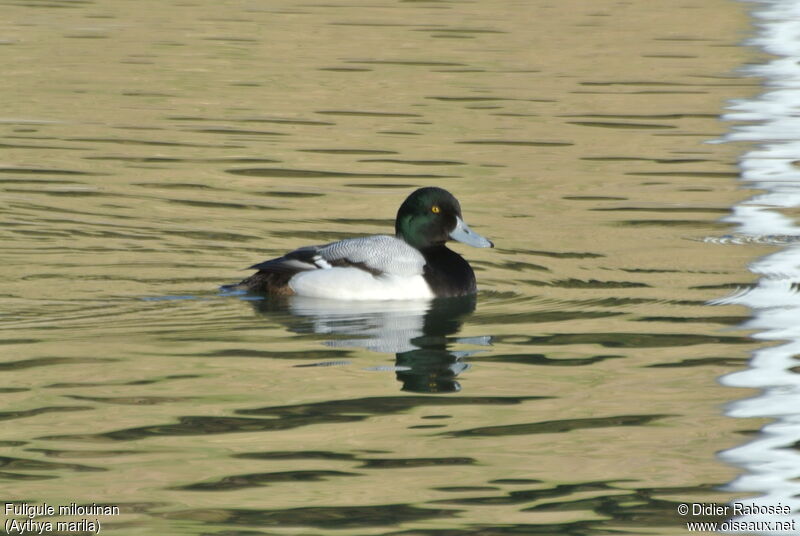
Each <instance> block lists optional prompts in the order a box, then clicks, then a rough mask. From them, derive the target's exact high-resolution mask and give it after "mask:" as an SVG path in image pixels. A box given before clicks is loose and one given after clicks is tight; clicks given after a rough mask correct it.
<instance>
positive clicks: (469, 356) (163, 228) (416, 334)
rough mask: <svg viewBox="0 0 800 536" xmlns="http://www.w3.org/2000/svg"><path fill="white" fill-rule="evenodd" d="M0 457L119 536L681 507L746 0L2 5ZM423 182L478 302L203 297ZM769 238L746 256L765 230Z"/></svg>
mask: <svg viewBox="0 0 800 536" xmlns="http://www.w3.org/2000/svg"><path fill="white" fill-rule="evenodd" d="M2 8H3V12H4V17H3V22H2V23H0V29H1V30H2V34H0V43H2V50H3V51H4V52H5V54H4V58H5V61H4V66H5V68H4V73H5V76H4V77H3V79H4V82H3V83H2V86H1V87H0V101H2V102H3V103H4V106H3V111H2V112H1V113H2V115H1V116H0V148H1V149H2V155H3V157H2V160H1V161H0V188H1V189H2V196H0V218H2V221H3V225H2V226H1V227H0V251H2V259H3V262H2V263H0V297H1V298H2V309H1V310H0V329H2V338H0V342H1V343H2V347H3V351H2V354H1V355H2V358H0V371H2V374H3V382H2V384H0V397H1V399H2V401H3V404H2V407H3V409H2V411H1V412H0V419H2V420H4V421H5V426H4V427H3V434H2V436H0V447H2V449H3V453H2V454H0V460H1V461H0V479H2V480H3V481H4V482H5V484H6V486H5V489H6V490H7V492H6V497H7V500H15V501H28V502H31V503H41V502H47V503H49V504H55V505H59V504H69V503H71V502H76V503H78V504H91V503H97V504H112V505H119V506H120V508H121V512H122V513H121V514H120V515H119V516H115V517H106V518H103V519H102V522H103V523H104V525H103V527H104V529H103V530H107V531H109V533H113V534H120V535H127V534H193V535H194V534H219V535H225V534H241V535H244V534H248V535H249V534H364V535H367V534H415V535H416V534H420V535H422V534H425V535H434V534H448V535H453V534H458V535H473V534H474V535H477V534H481V535H492V534H498V535H499V534H605V533H607V532H608V531H627V532H631V533H643V532H644V531H646V532H647V533H648V534H676V533H677V532H678V531H680V532H682V531H683V530H684V527H683V525H682V523H683V521H685V520H684V519H682V518H680V517H679V516H678V515H677V514H676V505H677V504H680V503H684V502H695V501H704V502H711V501H716V502H725V501H727V500H730V499H731V498H733V497H736V496H740V494H741V493H745V491H743V490H739V491H736V490H734V491H730V490H722V489H720V486H722V485H724V484H725V483H727V482H729V481H731V480H732V479H734V478H735V477H736V476H737V475H738V474H739V472H740V471H741V469H740V468H737V467H734V466H731V465H726V464H725V463H722V462H720V461H719V460H718V459H717V457H716V453H717V452H718V451H720V450H722V449H727V448H731V447H734V446H736V445H740V444H742V443H743V442H744V441H745V440H746V438H747V437H749V434H751V433H752V432H753V430H756V429H758V427H759V425H760V423H761V421H760V420H758V419H748V420H744V419H732V418H729V417H727V416H725V415H723V413H722V407H723V406H724V405H725V404H726V403H727V402H730V401H731V400H735V399H740V398H744V397H746V396H748V394H749V393H750V391H747V390H742V389H731V388H730V387H723V386H721V385H719V384H718V383H717V382H716V379H717V378H718V377H719V376H721V375H724V374H727V373H730V372H733V371H736V370H740V369H742V368H743V367H745V363H746V360H747V358H748V356H749V355H750V352H751V351H753V349H754V348H756V347H757V346H758V343H757V342H756V341H754V340H753V339H751V338H749V337H748V334H749V332H748V331H746V330H743V329H740V328H738V327H737V326H739V325H740V324H741V322H742V321H743V320H744V319H745V318H746V316H747V314H748V311H747V309H745V307H743V306H742V305H740V304H723V305H719V306H709V305H708V302H709V301H712V300H717V299H719V298H720V297H721V296H725V295H727V294H728V293H729V292H731V290H732V289H744V288H750V287H751V286H752V285H753V284H754V281H755V280H756V276H755V275H754V274H752V273H750V272H748V271H747V269H746V266H747V263H748V261H749V260H751V259H753V258H755V257H757V256H760V255H763V254H765V253H766V252H767V251H768V247H769V246H763V245H761V244H757V243H749V242H748V243H743V244H741V245H739V246H737V247H728V246H727V245H725V244H721V243H718V242H714V241H708V240H706V239H707V238H708V237H721V236H724V235H725V234H727V233H730V232H731V226H730V224H728V223H724V222H721V221H720V220H721V218H723V217H724V216H726V215H727V214H729V212H730V208H729V207H731V206H732V205H733V204H735V203H737V202H739V201H741V200H743V199H746V198H748V197H750V196H751V195H752V193H750V192H747V191H745V190H743V189H741V186H740V184H739V183H738V182H737V181H736V178H737V176H738V170H737V168H736V165H735V163H736V159H737V155H738V153H739V152H740V150H741V149H740V147H738V146H737V145H736V144H724V145H719V144H716V145H712V144H707V143H705V142H706V141H707V140H711V139H715V138H718V137H719V136H720V135H722V134H723V133H724V132H725V131H726V130H727V129H728V128H729V127H728V126H727V125H725V124H723V123H721V122H720V121H719V119H718V118H719V115H720V114H721V113H722V110H723V109H724V106H725V103H726V101H727V100H728V99H731V98H735V97H738V98H744V97H748V96H752V95H754V94H755V93H757V92H758V87H757V85H758V81H757V80H754V79H748V78H743V77H740V76H738V75H736V74H735V70H736V69H737V68H738V67H739V66H741V65H742V64H744V63H747V62H750V61H753V54H754V53H753V52H752V51H750V50H748V49H746V48H743V47H740V46H738V45H737V44H738V43H739V42H740V41H741V39H742V38H743V36H744V35H745V34H746V32H748V31H749V29H748V28H749V21H748V19H747V15H746V13H745V6H743V5H742V4H739V3H733V2H727V1H723V0H703V1H699V0H689V1H687V2H684V3H683V4H681V6H680V9H676V8H675V6H674V5H672V4H664V5H661V4H659V3H653V2H649V1H644V0H638V1H634V2H627V3H624V4H620V3H617V2H609V1H605V0H601V1H598V0H593V1H591V2H586V1H581V0H569V1H566V2H559V3H556V4H548V3H542V2H519V1H512V0H507V1H505V0H501V1H496V2H485V3H467V2H457V1H452V2H449V1H448V2H434V1H431V2H398V1H388V0H379V1H374V2H349V3H342V2H328V3H318V2H311V3H308V2H297V1H294V0H281V1H273V2H267V3H264V2H249V1H230V2H217V3H213V2H211V3H209V2H205V3H186V2H167V3H164V2H154V1H143V2H123V1H119V0H111V1H107V2H102V3H96V2H91V1H81V2H38V1H37V2H25V3H20V2H3V3H2ZM424 185H436V186H441V187H444V188H447V189H448V190H450V191H452V192H453V193H455V194H456V195H457V196H458V198H459V199H460V201H461V203H462V206H463V209H464V215H465V217H466V219H467V221H468V222H470V225H471V226H472V227H473V228H475V229H476V230H477V231H478V232H480V233H481V234H484V235H486V236H488V237H490V238H491V239H492V240H493V241H494V242H495V244H496V246H497V247H496V248H495V249H492V250H477V249H471V248H466V247H461V246H454V248H455V249H457V250H458V251H459V252H461V253H462V254H464V255H465V256H466V257H467V258H468V259H469V260H470V262H471V263H472V265H473V266H474V267H475V269H476V273H477V276H478V280H479V287H480V292H479V294H478V296H477V298H476V300H467V301H466V302H457V303H453V302H448V303H440V302H436V303H433V304H404V305H398V304H394V305H392V306H386V307H375V308H369V307H366V308H352V307H335V306H331V305H324V304H322V305H321V304H313V303H307V302H305V303H304V302H303V301H297V300H290V301H289V302H281V301H277V300H257V299H256V300H254V299H244V298H246V297H243V296H235V295H234V296H227V295H223V294H221V293H220V292H219V291H218V287H219V285H221V284H224V283H230V282H234V281H236V280H238V279H240V278H242V277H243V276H244V274H246V273H248V272H242V271H241V268H243V267H246V266H249V265H251V264H253V263H256V262H259V261H261V260H264V259H266V258H268V257H270V256H275V255H278V254H280V253H282V252H285V251H286V250H289V249H292V248H295V247H298V246H300V245H305V244H309V243H320V242H325V241H331V240H336V239H340V238H345V237H351V236H358V235H362V234H367V233H386V232H391V229H392V224H393V218H394V214H395V212H396V209H397V207H398V205H399V204H400V202H401V201H402V200H403V199H404V198H405V196H406V195H407V194H408V193H409V192H410V191H412V190H413V189H414V188H416V187H419V186H424ZM765 248H766V249H765Z"/></svg>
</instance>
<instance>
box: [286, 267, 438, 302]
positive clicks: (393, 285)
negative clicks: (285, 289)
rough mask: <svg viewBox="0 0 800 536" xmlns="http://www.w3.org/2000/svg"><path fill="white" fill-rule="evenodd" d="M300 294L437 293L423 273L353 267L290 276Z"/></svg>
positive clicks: (388, 296) (392, 296) (403, 296)
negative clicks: (379, 272)
mask: <svg viewBox="0 0 800 536" xmlns="http://www.w3.org/2000/svg"><path fill="white" fill-rule="evenodd" d="M289 287H290V288H291V289H292V290H293V291H294V292H295V294H297V295H298V296H308V297H311V298H330V299H335V300H420V299H431V298H433V297H434V295H433V292H431V289H430V287H429V286H428V283H427V282H426V281H425V278H424V277H422V275H421V274H415V275H396V274H381V275H378V276H374V275H372V274H370V273H369V272H366V271H364V270H361V269H360V268H353V267H333V268H327V269H321V270H309V271H307V272H300V273H299V274H297V275H295V276H294V277H292V278H291V279H290V280H289Z"/></svg>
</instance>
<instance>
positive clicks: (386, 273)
mask: <svg viewBox="0 0 800 536" xmlns="http://www.w3.org/2000/svg"><path fill="white" fill-rule="evenodd" d="M394 227H395V235H394V236H388V235H374V236H365V237H363V238H350V239H347V240H341V241H339V242H333V243H332V244H326V245H320V246H306V247H302V248H300V249H296V250H294V251H292V252H291V253H287V254H286V255H284V256H283V257H278V258H277V259H272V260H268V261H265V262H262V263H260V264H256V265H253V266H251V267H250V268H251V269H254V270H258V272H256V273H255V274H253V275H251V276H250V277H248V278H247V279H245V280H243V281H242V282H240V283H239V284H237V285H232V287H233V288H240V289H246V290H248V291H251V292H259V293H264V292H266V293H268V294H279V295H292V294H297V295H300V296H310V297H315V298H332V299H339V300H411V299H426V298H439V297H448V296H465V295H469V294H474V293H475V292H476V291H477V287H476V285H475V273H474V272H473V271H472V268H471V267H470V265H469V263H468V262H467V261H465V260H464V258H463V257H462V256H461V255H459V254H458V253H455V252H454V251H452V250H450V249H448V248H447V246H446V245H445V242H447V241H448V240H451V239H452V240H458V241H459V242H464V243H465V244H469V245H471V246H474V247H479V248H485V247H494V244H492V242H491V241H490V240H488V239H486V238H484V237H482V236H481V235H479V234H477V233H475V232H474V231H472V230H471V229H470V228H469V227H468V226H467V224H466V223H464V220H463V219H462V218H461V206H460V205H459V203H458V200H457V199H456V198H455V197H454V196H453V195H452V194H451V193H450V192H448V191H447V190H444V189H442V188H436V187H433V186H429V187H426V188H420V189H419V190H416V191H415V192H413V193H412V194H411V195H409V196H408V198H407V199H406V200H405V201H404V202H403V204H402V205H400V209H399V210H398V211H397V219H396V220H395V224H394Z"/></svg>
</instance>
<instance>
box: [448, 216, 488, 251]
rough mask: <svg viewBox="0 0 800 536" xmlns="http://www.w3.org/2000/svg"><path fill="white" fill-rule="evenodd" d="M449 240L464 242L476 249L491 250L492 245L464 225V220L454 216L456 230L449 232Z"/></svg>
mask: <svg viewBox="0 0 800 536" xmlns="http://www.w3.org/2000/svg"><path fill="white" fill-rule="evenodd" d="M450 238H452V239H453V240H458V241H459V242H464V243H465V244H469V245H470V246H472V247H476V248H493V247H494V244H493V243H492V241H491V240H489V239H488V238H485V237H483V236H481V235H479V234H478V233H476V232H475V231H473V230H472V229H470V228H469V225H467V224H466V223H464V220H462V219H461V218H459V217H458V216H456V228H455V229H453V230H452V231H451V232H450Z"/></svg>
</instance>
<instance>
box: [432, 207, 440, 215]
mask: <svg viewBox="0 0 800 536" xmlns="http://www.w3.org/2000/svg"><path fill="white" fill-rule="evenodd" d="M441 211H442V209H440V208H439V205H433V206H432V207H431V212H433V213H434V214H439V213H440V212H441Z"/></svg>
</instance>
